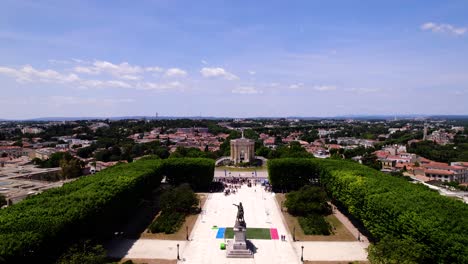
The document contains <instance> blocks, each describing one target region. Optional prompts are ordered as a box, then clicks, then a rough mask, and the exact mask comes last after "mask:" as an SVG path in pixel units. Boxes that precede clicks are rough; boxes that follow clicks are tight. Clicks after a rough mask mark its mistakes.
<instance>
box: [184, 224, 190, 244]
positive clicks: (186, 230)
mask: <svg viewBox="0 0 468 264" xmlns="http://www.w3.org/2000/svg"><path fill="white" fill-rule="evenodd" d="M185 232H186V233H187V236H186V239H187V241H188V240H189V237H188V226H185Z"/></svg>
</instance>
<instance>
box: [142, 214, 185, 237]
mask: <svg viewBox="0 0 468 264" xmlns="http://www.w3.org/2000/svg"><path fill="white" fill-rule="evenodd" d="M184 220H185V214H184V213H181V212H176V211H173V212H171V211H162V212H161V214H160V215H159V216H158V217H157V218H156V220H155V221H154V222H153V223H151V225H150V226H149V230H150V231H151V233H166V234H172V233H175V232H177V230H179V228H180V226H181V225H182V224H183V223H184Z"/></svg>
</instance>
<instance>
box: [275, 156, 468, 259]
mask: <svg viewBox="0 0 468 264" xmlns="http://www.w3.org/2000/svg"><path fill="white" fill-rule="evenodd" d="M306 163H308V165H306ZM295 164H299V166H298V168H296V169H293V167H294V166H295ZM268 166H269V172H270V173H271V174H270V181H271V183H272V184H273V186H274V187H275V184H279V185H280V186H281V187H280V188H283V187H285V186H287V187H289V188H291V187H296V186H297V185H295V183H294V181H296V180H297V179H299V180H300V182H301V183H303V184H307V182H312V181H315V180H316V178H317V177H319V178H320V182H321V184H322V185H323V186H324V187H325V188H326V190H327V192H328V193H329V195H330V197H331V198H332V199H334V200H335V201H337V202H338V203H340V204H341V205H343V206H344V207H345V208H346V209H347V210H348V212H349V213H350V214H351V215H352V216H353V217H355V218H356V219H358V220H359V221H361V222H362V224H363V225H364V227H365V228H366V229H367V230H368V231H369V232H370V233H371V235H372V237H373V238H374V239H375V240H376V241H377V243H376V244H375V245H373V246H371V248H370V254H369V258H370V260H371V261H372V262H375V263H468V247H467V245H468V228H467V227H468V205H466V204H464V203H463V202H461V201H457V200H454V199H452V198H448V197H445V196H441V195H439V194H438V193H437V192H436V191H432V190H430V189H429V188H427V187H425V186H423V185H421V184H413V183H410V182H408V181H406V180H404V179H400V178H396V177H393V176H391V175H387V174H384V173H381V172H379V171H376V170H373V169H371V168H368V167H366V166H363V165H359V164H357V163H353V162H349V161H343V160H319V159H300V160H291V159H283V160H270V161H269V163H268ZM308 168H310V169H308ZM278 169H280V171H281V173H277V172H276V170H278ZM288 171H291V172H292V173H291V174H288V173H287V172H288ZM301 175H302V176H301ZM279 177H282V178H281V179H279ZM409 245H411V246H409Z"/></svg>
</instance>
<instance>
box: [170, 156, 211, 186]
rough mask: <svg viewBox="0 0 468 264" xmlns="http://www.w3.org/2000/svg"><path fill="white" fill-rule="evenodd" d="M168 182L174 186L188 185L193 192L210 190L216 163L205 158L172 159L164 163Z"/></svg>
mask: <svg viewBox="0 0 468 264" xmlns="http://www.w3.org/2000/svg"><path fill="white" fill-rule="evenodd" d="M163 167H164V169H163V170H164V175H166V180H167V181H168V182H169V183H170V184H172V185H173V186H178V185H180V184H182V183H188V184H190V186H191V187H192V189H193V190H196V191H206V190H209V187H210V185H211V183H212V182H213V177H214V167H215V162H214V160H212V159H204V158H171V159H166V160H164V161H163Z"/></svg>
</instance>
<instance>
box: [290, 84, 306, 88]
mask: <svg viewBox="0 0 468 264" xmlns="http://www.w3.org/2000/svg"><path fill="white" fill-rule="evenodd" d="M302 87H304V84H303V83H293V84H291V85H289V89H299V88H302Z"/></svg>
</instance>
